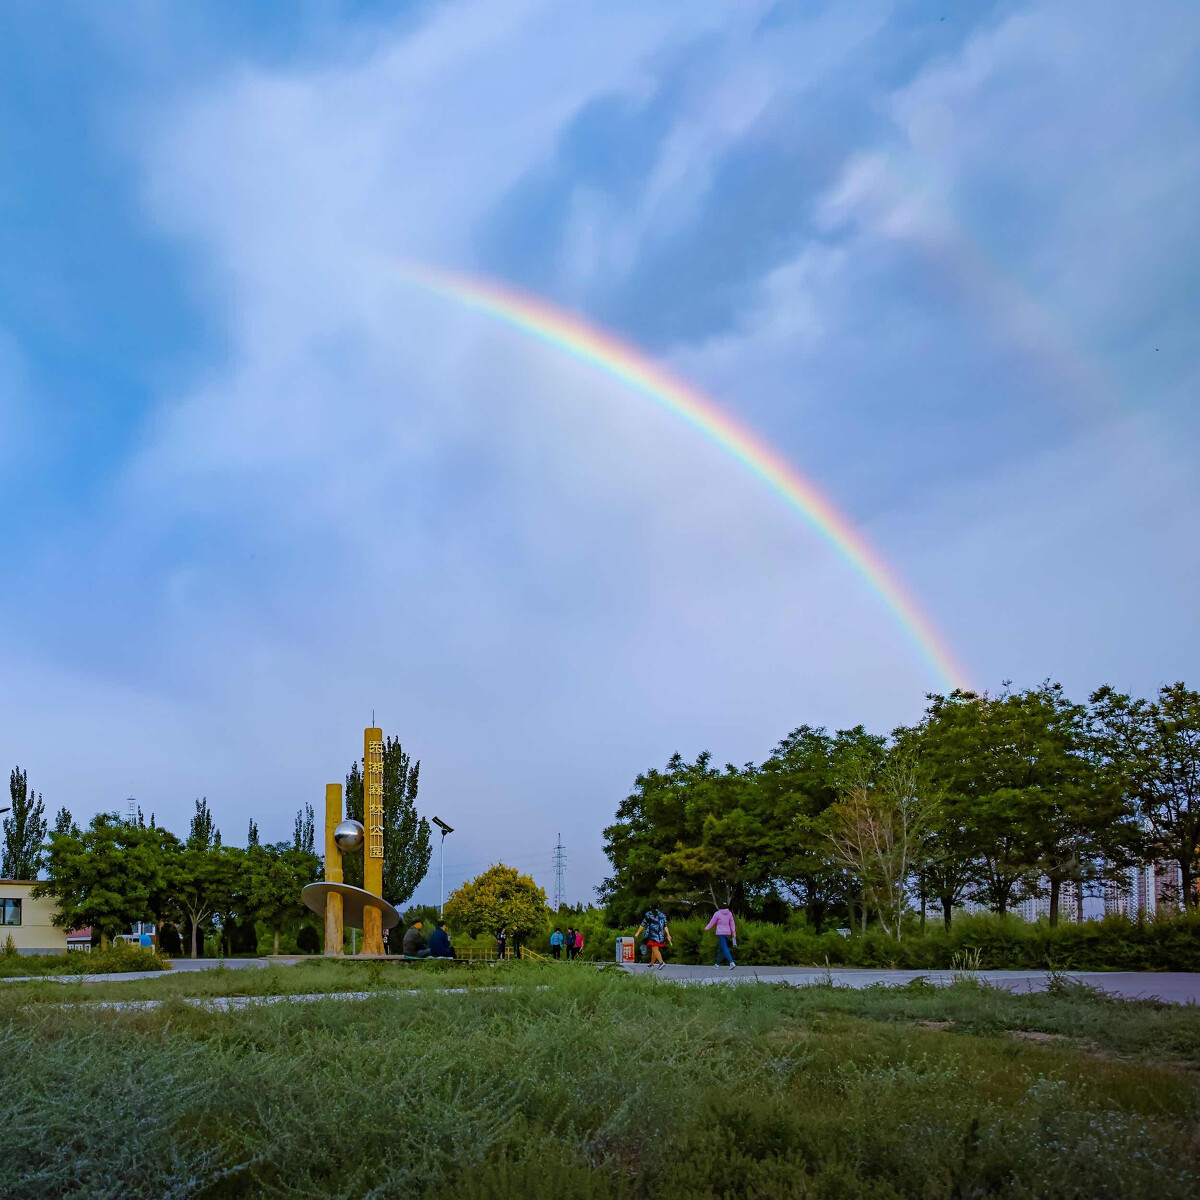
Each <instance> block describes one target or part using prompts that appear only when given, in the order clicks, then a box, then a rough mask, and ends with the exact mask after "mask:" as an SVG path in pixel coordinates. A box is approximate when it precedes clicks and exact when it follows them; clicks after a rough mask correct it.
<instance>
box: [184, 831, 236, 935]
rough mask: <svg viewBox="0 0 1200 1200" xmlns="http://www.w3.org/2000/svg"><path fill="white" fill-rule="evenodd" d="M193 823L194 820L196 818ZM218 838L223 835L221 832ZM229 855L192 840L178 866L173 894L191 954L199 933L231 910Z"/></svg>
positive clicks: (215, 847) (219, 849) (231, 887)
mask: <svg viewBox="0 0 1200 1200" xmlns="http://www.w3.org/2000/svg"><path fill="white" fill-rule="evenodd" d="M193 824H194V818H193ZM216 836H217V837H219V836H220V834H219V833H218V834H217V835H216ZM232 865H233V864H232V863H231V862H230V859H229V856H228V855H226V854H225V853H223V851H222V848H221V847H220V846H219V845H217V846H205V845H202V844H200V843H199V840H198V839H197V841H196V842H195V843H194V842H193V841H192V839H191V838H189V840H188V843H187V845H185V846H184V849H183V852H182V853H181V854H180V855H179V856H178V859H177V862H176V863H175V871H174V873H173V878H172V887H171V895H172V898H173V900H174V904H175V908H176V910H177V912H178V913H179V915H180V916H181V917H182V918H183V920H184V922H185V924H187V925H188V927H189V928H190V930H191V954H192V957H193V958H196V957H197V955H198V936H199V931H200V930H201V928H202V927H203V926H204V925H205V923H206V922H207V921H208V920H209V919H210V918H211V917H212V916H214V915H215V914H216V913H219V912H222V911H225V912H228V911H230V909H232V907H233V905H232V899H231V893H232V892H233V887H234V883H235V878H234V875H233V872H232V871H231V869H230V868H231V866H232Z"/></svg>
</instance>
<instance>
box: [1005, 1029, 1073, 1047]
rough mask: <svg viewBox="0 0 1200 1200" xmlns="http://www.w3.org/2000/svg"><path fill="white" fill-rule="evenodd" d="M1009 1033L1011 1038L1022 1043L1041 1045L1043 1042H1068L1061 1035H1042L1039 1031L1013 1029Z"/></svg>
mask: <svg viewBox="0 0 1200 1200" xmlns="http://www.w3.org/2000/svg"><path fill="white" fill-rule="evenodd" d="M1010 1032H1011V1034H1012V1036H1013V1037H1015V1038H1017V1039H1018V1040H1019V1041H1022V1042H1035V1043H1038V1044H1041V1043H1045V1042H1065V1041H1067V1040H1068V1039H1067V1038H1065V1037H1063V1035H1062V1034H1061V1033H1043V1032H1042V1031H1041V1030H1040V1029H1013V1030H1011V1031H1010Z"/></svg>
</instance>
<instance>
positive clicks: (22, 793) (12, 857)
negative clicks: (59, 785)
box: [0, 767, 46, 879]
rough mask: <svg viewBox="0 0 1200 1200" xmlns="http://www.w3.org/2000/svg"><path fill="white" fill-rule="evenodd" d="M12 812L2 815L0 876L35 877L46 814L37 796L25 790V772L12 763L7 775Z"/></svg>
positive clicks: (39, 858)
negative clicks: (2, 831)
mask: <svg viewBox="0 0 1200 1200" xmlns="http://www.w3.org/2000/svg"><path fill="white" fill-rule="evenodd" d="M8 791H9V795H10V796H11V797H12V805H11V807H12V812H11V813H10V814H9V815H8V816H7V817H5V818H4V822H3V827H4V846H3V851H2V853H0V876H5V877H6V878H8V879H36V878H37V874H38V871H40V870H41V868H42V845H43V843H44V842H45V840H46V815H45V807H44V805H43V804H42V798H41V796H40V795H39V796H37V797H35V796H34V794H33V792H31V791H30V790H29V776H28V775H27V774H26V772H24V771H22V770H21V768H20V767H13V769H12V773H11V774H10V775H9V777H8Z"/></svg>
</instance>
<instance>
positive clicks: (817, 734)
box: [758, 725, 884, 933]
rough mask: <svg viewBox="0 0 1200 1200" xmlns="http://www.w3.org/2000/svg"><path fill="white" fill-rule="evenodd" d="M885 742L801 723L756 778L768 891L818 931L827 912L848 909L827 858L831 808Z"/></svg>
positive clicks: (847, 893) (847, 884) (844, 883)
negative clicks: (767, 843)
mask: <svg viewBox="0 0 1200 1200" xmlns="http://www.w3.org/2000/svg"><path fill="white" fill-rule="evenodd" d="M883 754H884V739H883V738H881V737H878V736H876V735H875V734H869V733H867V732H866V730H865V729H864V728H863V727H862V726H861V725H859V726H856V727H855V728H854V729H840V730H838V731H837V733H836V734H834V735H833V736H830V735H829V734H828V733H827V732H826V731H825V730H824V729H818V728H814V727H813V726H811V725H801V726H800V727H799V728H797V729H793V730H792V732H791V733H789V734H788V735H787V737H786V738H784V739H783V741H781V742H780V743H779V745H778V746H776V747H775V750H774V751H773V752H772V754H771V757H770V758H768V759H767V760H766V762H764V763H763V764H762V767H761V768H760V769H759V772H758V789H759V792H760V795H761V800H760V803H759V810H758V811H759V814H760V820H761V822H762V825H763V828H764V829H765V830H766V831H767V832H768V836H769V837H770V838H771V839H772V840H773V843H774V844H773V846H772V847H771V849H770V850H769V851H768V854H769V858H770V861H771V867H770V870H771V874H772V881H773V883H774V886H775V887H776V888H777V889H778V890H779V891H780V892H782V893H783V894H784V895H786V896H789V897H790V898H791V899H792V900H793V901H794V902H795V903H797V904H799V905H801V906H802V907H803V908H804V910H805V914H806V916H807V917H808V921H809V923H810V924H811V925H812V926H813V928H814V929H815V930H816V931H817V932H818V933H820V932H821V927H822V925H823V924H824V922H825V920H826V919H827V917H828V915H829V913H830V912H831V911H832V910H833V909H840V908H842V907H845V908H846V909H847V910H848V909H849V907H850V905H851V902H852V892H851V882H852V881H851V880H850V879H849V878H848V876H847V873H846V871H845V870H844V869H843V868H842V867H841V865H840V864H839V863H838V862H837V861H836V860H835V859H834V858H833V857H832V856H831V854H830V842H829V838H830V809H831V807H832V805H833V804H834V802H835V801H836V800H837V798H838V786H839V782H844V781H845V780H847V779H848V778H849V777H850V776H851V775H853V774H854V773H855V771H856V769H857V768H858V767H859V766H861V765H864V764H865V765H866V766H867V767H868V768H869V769H870V768H873V767H874V766H875V765H876V764H878V763H879V762H880V761H882V758H883Z"/></svg>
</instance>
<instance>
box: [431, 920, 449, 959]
mask: <svg viewBox="0 0 1200 1200" xmlns="http://www.w3.org/2000/svg"><path fill="white" fill-rule="evenodd" d="M429 957H430V958H453V957H454V947H453V946H452V945H450V935H449V934H448V933H447V932H446V922H445V921H439V922H438V923H437V928H436V929H435V930H434V931H433V932H432V933H431V934H430V935H429Z"/></svg>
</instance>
